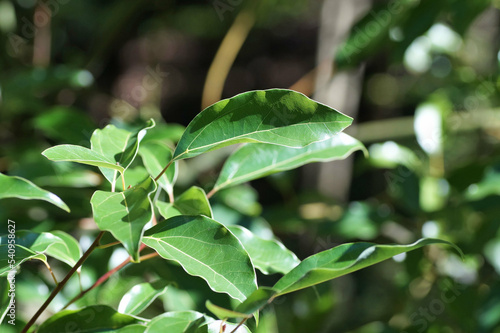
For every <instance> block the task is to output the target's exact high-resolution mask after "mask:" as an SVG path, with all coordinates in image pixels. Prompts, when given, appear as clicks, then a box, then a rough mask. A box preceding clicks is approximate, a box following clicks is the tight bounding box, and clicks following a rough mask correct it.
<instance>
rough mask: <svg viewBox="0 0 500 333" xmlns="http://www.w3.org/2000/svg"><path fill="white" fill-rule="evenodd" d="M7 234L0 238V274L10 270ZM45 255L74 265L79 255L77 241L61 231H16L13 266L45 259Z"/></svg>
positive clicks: (79, 250)
mask: <svg viewBox="0 0 500 333" xmlns="http://www.w3.org/2000/svg"><path fill="white" fill-rule="evenodd" d="M9 239H10V238H9V237H8V236H7V235H5V236H2V237H1V238H0V254H1V257H0V275H3V274H5V273H6V272H7V271H9V270H10V265H9V262H8V260H9V259H12V258H11V257H9V246H10V248H11V251H10V253H12V244H13V243H12V244H10V245H9ZM45 255H48V256H51V257H53V258H55V259H58V260H60V261H62V262H64V263H66V264H68V265H70V266H74V265H75V264H76V262H77V261H78V260H79V259H80V257H81V249H80V246H79V245H78V242H77V241H76V240H75V239H74V238H73V237H71V236H70V235H68V234H66V233H65V232H62V231H54V232H43V233H40V234H39V233H34V232H30V231H27V230H18V231H16V238H15V257H14V259H15V267H17V266H19V265H20V264H22V263H23V262H25V261H26V260H30V259H39V260H42V261H46V260H47V258H46V257H45Z"/></svg>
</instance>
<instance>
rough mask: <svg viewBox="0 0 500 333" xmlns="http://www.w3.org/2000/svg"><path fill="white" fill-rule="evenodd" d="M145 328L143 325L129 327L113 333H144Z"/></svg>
mask: <svg viewBox="0 0 500 333" xmlns="http://www.w3.org/2000/svg"><path fill="white" fill-rule="evenodd" d="M146 329H147V327H146V326H144V325H129V326H125V327H122V328H120V329H118V330H116V331H115V333H144V332H146Z"/></svg>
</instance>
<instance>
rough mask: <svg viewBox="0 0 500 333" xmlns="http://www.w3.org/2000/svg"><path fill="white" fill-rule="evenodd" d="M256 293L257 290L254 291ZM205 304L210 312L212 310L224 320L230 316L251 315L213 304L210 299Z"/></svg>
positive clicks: (242, 316) (246, 316)
mask: <svg viewBox="0 0 500 333" xmlns="http://www.w3.org/2000/svg"><path fill="white" fill-rule="evenodd" d="M254 293H255V292H254ZM205 306H206V307H207V309H208V310H210V312H212V313H213V314H214V315H216V316H217V318H219V319H221V320H224V319H228V318H248V317H250V315H248V314H245V313H241V312H236V311H234V310H229V309H225V308H223V307H220V306H218V305H215V304H213V303H212V302H210V301H209V300H207V301H206V302H205Z"/></svg>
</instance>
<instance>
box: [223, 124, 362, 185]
mask: <svg viewBox="0 0 500 333" xmlns="http://www.w3.org/2000/svg"><path fill="white" fill-rule="evenodd" d="M364 149H365V148H364V146H363V144H362V143H361V142H359V141H358V140H356V139H354V138H353V137H351V136H349V135H347V134H345V133H339V134H337V135H335V136H333V137H332V138H331V139H328V140H324V141H321V142H315V143H312V144H310V145H308V146H305V147H303V148H289V147H283V146H277V145H268V144H246V145H243V146H242V147H241V148H239V149H238V150H236V151H235V152H234V153H233V154H232V155H231V156H230V157H229V158H228V159H227V160H226V163H225V164H224V166H223V168H222V171H221V172H220V175H219V178H218V179H217V182H216V183H215V186H214V190H219V189H221V188H224V187H228V186H232V185H236V184H241V183H243V182H248V181H250V180H253V179H257V178H260V177H264V176H267V175H269V174H272V173H275V172H280V171H285V170H291V169H295V168H297V167H299V166H302V165H304V164H307V163H312V162H327V161H333V160H339V159H344V158H346V157H347V156H348V155H350V154H351V153H352V152H354V151H356V150H364Z"/></svg>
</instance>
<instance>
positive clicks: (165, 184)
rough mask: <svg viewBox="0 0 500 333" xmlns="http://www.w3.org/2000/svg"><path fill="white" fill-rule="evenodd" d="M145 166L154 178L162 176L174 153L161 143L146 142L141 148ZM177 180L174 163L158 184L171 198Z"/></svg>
mask: <svg viewBox="0 0 500 333" xmlns="http://www.w3.org/2000/svg"><path fill="white" fill-rule="evenodd" d="M139 155H141V158H142V161H143V163H144V166H145V167H146V169H147V170H148V172H149V174H150V175H151V176H153V177H155V176H156V175H158V174H160V172H161V171H162V170H163V168H164V167H165V166H166V165H167V163H168V162H169V161H170V160H171V159H172V151H171V150H170V148H169V147H168V146H167V145H165V144H164V143H162V142H161V141H146V142H144V143H143V144H141V147H140V148H139ZM176 178H177V163H173V164H172V165H171V166H170V167H169V168H168V170H167V171H166V172H165V173H164V174H162V175H161V177H160V178H158V180H157V182H158V185H160V186H161V187H162V188H163V189H164V190H165V191H166V192H167V193H168V194H169V195H170V196H172V194H173V190H174V189H173V186H174V183H175V180H176Z"/></svg>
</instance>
